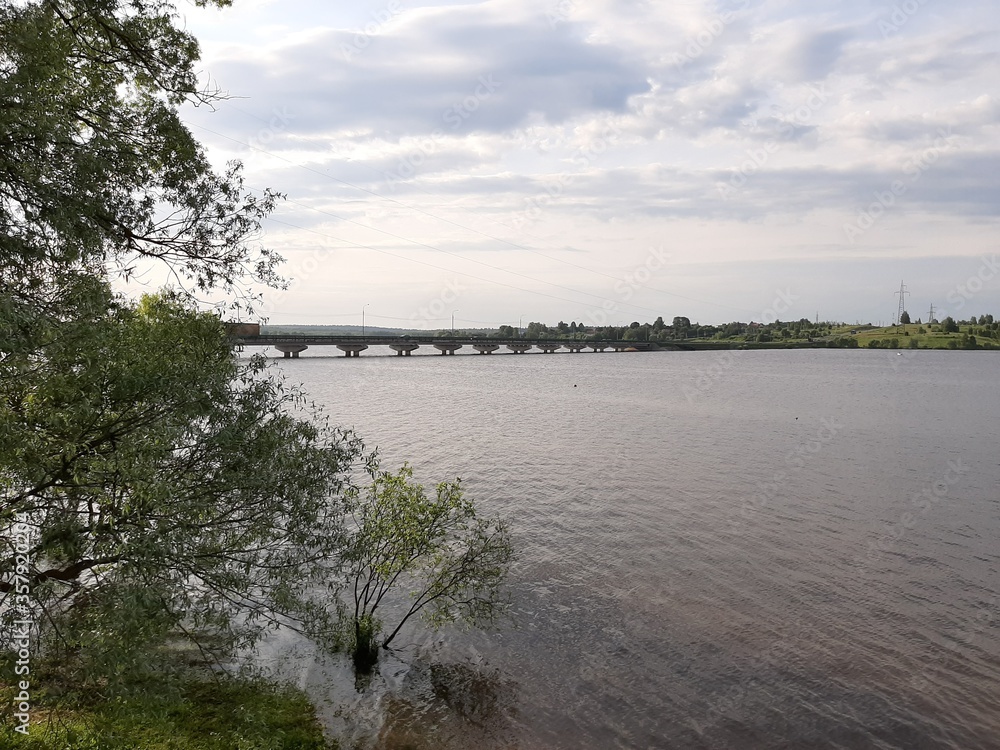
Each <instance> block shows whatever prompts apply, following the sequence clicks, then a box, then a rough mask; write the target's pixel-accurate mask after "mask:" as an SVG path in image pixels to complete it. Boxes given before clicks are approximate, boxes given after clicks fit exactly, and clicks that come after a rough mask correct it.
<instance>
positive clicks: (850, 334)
mask: <svg viewBox="0 0 1000 750" xmlns="http://www.w3.org/2000/svg"><path fill="white" fill-rule="evenodd" d="M932 328H933V330H932ZM971 328H973V329H975V330H978V328H979V327H978V326H972V327H971ZM921 329H922V330H923V333H921ZM939 329H940V326H938V325H935V326H933V327H931V326H928V325H926V324H924V325H919V324H916V323H912V324H909V325H905V326H884V327H881V328H875V327H869V326H842V327H838V328H834V329H833V330H832V331H831V332H830V334H829V335H828V336H823V337H821V338H818V339H816V340H815V341H812V342H810V341H806V340H804V339H794V338H792V339H784V338H780V337H779V338H776V339H775V340H774V341H771V342H767V343H757V342H753V341H749V342H743V341H739V340H737V339H727V340H721V341H720V340H718V339H686V340H684V341H680V342H677V343H680V344H682V345H685V346H688V347H691V348H693V349H729V348H731V347H733V346H745V347H746V348H748V349H801V348H807V347H819V348H822V347H825V346H826V345H827V342H828V339H831V338H832V339H841V338H852V339H856V340H857V342H858V347H859V348H861V349H867V348H869V343H870V342H872V341H888V340H891V339H896V340H897V342H898V348H899V349H909V348H911V346H912V344H911V342H913V341H916V347H917V348H919V349H951V348H955V347H956V346H957V347H958V348H964V347H963V346H962V345H961V340H962V335H963V334H965V333H969V332H970V326H962V327H961V330H960V331H959V332H958V333H944V332H942V331H940V330H939ZM887 348H888V347H887ZM976 349H1000V342H998V341H996V340H994V339H990V338H987V337H985V336H980V335H976Z"/></svg>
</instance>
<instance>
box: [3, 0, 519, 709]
mask: <svg viewBox="0 0 1000 750" xmlns="http://www.w3.org/2000/svg"><path fill="white" fill-rule="evenodd" d="M196 1H197V4H199V5H217V6H225V5H228V4H229V2H228V0H196ZM197 58H198V45H197V42H196V41H195V39H194V38H193V37H192V36H191V35H190V34H188V33H187V32H185V31H183V30H182V29H181V28H179V27H178V24H177V19H176V15H175V11H174V9H173V6H172V5H171V4H170V3H168V2H161V1H159V0H129V1H128V2H126V1H125V0H0V492H2V496H0V547H2V549H0V613H2V614H0V616H3V617H8V618H10V617H13V616H16V615H17V610H16V609H12V608H11V607H10V606H9V605H11V604H12V603H13V604H20V603H21V602H20V600H18V599H17V598H16V596H17V595H18V593H19V592H18V588H19V587H20V584H21V581H20V580H19V578H18V576H21V578H23V581H24V582H25V583H26V585H27V588H28V589H29V590H30V599H31V601H32V602H33V603H34V606H37V607H38V608H39V611H38V612H36V613H35V615H36V618H37V622H38V624H39V627H40V628H41V632H40V633H37V634H36V636H37V638H38V639H39V640H38V642H37V643H36V646H39V647H41V649H42V650H41V652H38V655H39V656H40V655H42V653H45V652H58V653H62V654H64V655H66V656H69V657H71V659H70V660H69V661H70V662H71V663H72V664H74V665H75V666H76V667H77V668H78V672H79V675H78V677H79V678H80V679H81V680H82V681H84V682H88V681H89V682H90V683H91V684H93V685H96V686H100V689H101V690H104V689H106V688H110V687H111V686H113V685H115V684H116V683H118V682H121V680H122V679H124V678H125V677H128V676H130V675H131V676H134V675H137V674H142V673H154V672H156V671H157V670H159V669H161V668H162V667H163V665H164V664H166V663H169V659H167V660H166V661H164V660H163V659H161V658H159V655H160V654H162V653H163V652H164V649H163V646H164V644H165V643H167V642H168V641H169V639H172V638H174V637H176V636H178V635H183V636H185V637H186V638H188V639H189V640H190V641H191V642H192V643H193V644H194V645H195V647H196V648H198V649H200V650H201V651H202V653H203V654H205V655H206V656H212V657H215V658H219V657H224V656H226V655H231V654H233V653H234V652H236V651H237V650H239V649H241V648H245V647H248V646H250V645H252V644H253V643H254V642H255V641H256V640H257V639H258V638H259V637H260V636H261V635H262V634H263V632H265V631H266V629H267V628H269V627H272V626H275V625H276V624H278V623H282V624H286V625H293V626H296V627H301V628H302V629H303V631H304V632H307V633H311V634H316V635H324V636H329V634H331V633H335V632H336V631H337V627H338V623H337V621H336V617H337V616H338V615H339V614H340V609H339V608H338V607H337V606H336V604H335V602H337V601H338V598H337V597H338V595H339V594H340V593H341V591H342V589H341V585H342V583H343V580H344V578H343V565H345V564H347V563H348V562H349V563H350V564H351V565H354V564H356V563H357V561H358V560H361V559H362V558H361V557H359V555H360V554H361V553H360V547H359V546H358V536H357V533H356V531H357V530H355V533H348V530H347V529H346V528H345V525H344V520H345V508H346V506H345V502H346V501H348V500H350V501H351V502H352V503H353V504H352V505H351V506H350V507H351V508H352V510H353V511H354V512H356V513H357V512H362V511H361V507H362V506H361V505H357V499H358V498H359V497H361V495H360V494H359V492H360V491H359V490H357V489H356V486H355V478H356V477H357V476H359V475H362V474H363V471H364V470H367V472H368V473H369V474H371V475H372V476H381V475H378V474H377V472H376V465H375V458H374V456H373V455H371V454H367V453H366V452H365V450H364V448H363V446H362V444H361V442H360V441H359V440H358V439H357V438H356V437H355V436H353V435H352V434H350V433H347V432H343V431H340V430H338V429H335V428H332V427H331V426H330V425H329V424H327V423H326V422H325V420H324V419H323V417H322V415H321V414H319V412H318V411H317V410H315V409H314V408H312V407H311V406H310V404H308V403H307V401H306V399H305V396H304V395H303V394H302V393H300V392H298V391H297V390H296V389H294V388H290V387H289V386H287V385H286V384H285V383H284V382H283V381H282V380H281V379H280V378H277V377H275V376H274V374H273V373H272V372H271V371H269V370H268V369H267V367H266V364H265V362H264V360H263V359H262V358H259V357H254V358H249V359H243V358H240V357H238V356H236V355H235V354H234V353H233V351H232V348H231V346H230V343H229V341H228V340H227V338H226V334H225V329H224V326H223V325H222V323H221V321H220V317H219V316H218V315H216V314H209V313H205V312H200V311H199V306H198V305H197V304H196V303H195V302H194V299H193V294H195V293H202V292H209V291H213V292H216V293H221V294H223V295H225V296H227V297H228V298H229V300H230V301H229V303H228V309H229V310H230V311H232V310H233V309H236V310H237V311H238V310H241V309H245V308H248V307H252V306H253V304H254V298H253V296H252V295H251V294H250V291H249V290H250V289H251V288H252V287H253V286H254V285H256V284H265V285H269V286H280V285H281V284H282V280H281V279H280V277H279V276H278V275H277V272H276V266H277V263H278V262H279V260H280V258H279V257H278V256H277V255H275V254H274V253H273V252H271V251H269V250H267V249H266V248H262V247H259V246H258V245H257V238H258V236H259V233H260V221H261V219H263V218H264V217H265V216H266V215H267V214H268V213H269V212H270V211H271V210H272V208H273V205H274V202H275V199H276V198H277V197H278V196H277V195H276V194H275V193H272V192H264V193H263V195H262V196H255V195H254V194H253V193H251V191H249V190H247V189H246V188H245V186H244V184H243V180H242V177H241V171H240V165H239V164H235V163H234V164H230V165H228V166H227V167H225V168H224V169H222V170H221V171H217V170H214V169H213V168H212V166H211V164H210V162H209V160H208V158H207V156H206V154H205V153H204V151H203V149H202V147H201V145H200V144H199V143H198V142H197V140H196V139H195V138H194V137H193V136H192V135H191V133H190V132H189V131H188V130H187V128H186V127H185V126H184V124H183V123H182V121H181V119H180V117H179V115H178V108H179V106H180V105H181V104H182V103H185V102H187V103H193V104H195V105H204V104H208V103H210V102H211V101H212V100H213V99H214V98H216V95H215V94H214V93H213V92H208V91H203V90H200V89H199V86H198V78H197V74H196V70H195V63H196V61H197ZM157 261H159V262H162V263H163V264H164V265H165V267H166V268H167V269H168V270H169V272H170V274H171V275H172V277H173V279H174V287H175V288H176V289H177V291H172V292H171V291H168V292H164V293H161V294H158V295H151V296H147V297H145V298H144V299H142V300H141V301H140V302H139V303H138V304H133V303H130V302H128V301H127V300H124V299H122V298H120V297H118V296H116V295H115V294H114V293H113V291H112V284H113V281H114V280H115V279H120V278H127V277H128V276H129V275H130V274H131V273H132V272H133V270H134V269H135V268H136V266H137V264H146V263H151V262H157ZM386 482H387V480H385V479H384V478H380V479H376V481H375V485H376V486H377V487H379V488H380V490H379V493H377V496H379V497H381V496H382V494H383V493H382V490H384V489H385V488H386V487H387V486H388V485H387V483H386ZM390 484H391V483H390ZM393 486H395V485H393ZM403 494H404V495H405V493H403ZM389 495H390V496H392V497H397V496H398V495H399V493H395V494H394V493H392V492H390V493H389ZM407 497H409V496H408V495H407ZM445 497H446V498H447V499H448V501H449V502H448V503H446V504H445V506H446V507H447V512H446V513H445V516H444V518H443V519H442V521H441V523H442V526H444V527H445V528H447V529H448V534H454V535H459V536H460V535H461V534H462V533H464V534H466V535H467V536H466V537H465V538H466V539H467V540H469V541H470V544H471V545H472V546H471V547H469V549H468V550H467V551H466V554H465V555H464V556H463V555H462V554H460V553H459V552H458V547H457V546H455V545H457V544H458V542H457V539H458V538H459V537H458V536H448V537H447V538H446V539H445V538H441V537H439V536H436V535H435V534H436V531H434V530H432V531H428V532H426V533H427V534H428V536H427V542H426V543H427V544H433V545H436V546H435V547H434V550H435V553H434V554H437V555H439V556H440V557H434V556H433V554H432V555H430V556H428V555H423V556H421V557H419V561H420V562H421V563H422V564H424V563H427V564H430V567H428V568H426V569H427V570H429V571H432V572H436V574H437V577H436V578H433V581H436V583H434V584H433V586H432V593H430V594H429V595H428V598H426V599H425V600H423V603H421V604H420V606H419V607H418V608H417V609H418V610H423V609H424V608H425V607H426V608H427V612H428V613H433V614H434V615H435V617H437V618H442V617H446V614H445V613H446V612H452V613H454V614H455V616H473V615H474V616H476V617H480V616H481V615H483V614H484V613H485V612H486V610H487V609H488V607H486V605H485V604H482V605H480V604H478V603H477V602H479V599H477V598H476V597H479V596H480V595H481V594H482V593H483V592H484V591H487V592H488V593H492V592H494V591H495V588H490V586H493V585H494V584H495V581H494V579H493V578H490V577H489V576H488V575H486V573H491V572H492V571H493V569H489V570H485V569H483V568H480V570H484V571H485V572H484V573H483V575H484V578H483V581H484V582H485V583H484V584H483V586H485V587H486V588H485V589H482V588H476V587H475V586H472V587H471V588H470V587H469V586H468V585H465V584H467V583H468V581H469V580H470V579H467V578H465V577H463V575H464V573H465V572H466V570H467V569H466V568H463V567H461V565H472V564H473V563H475V564H480V562H481V561H483V560H486V559H489V554H490V553H492V552H493V547H491V546H490V544H492V543H494V542H495V541H496V540H497V539H499V538H501V537H503V538H506V537H504V536H503V534H504V533H505V527H502V526H482V525H479V524H478V522H477V521H475V518H474V512H473V511H472V509H471V504H470V503H468V502H467V501H464V500H462V499H461V493H460V492H459V491H458V488H457V485H455V487H454V489H453V490H449V491H448V492H446V493H445ZM449 503H450V504H449ZM407 507H409V506H407ZM470 514H471V515H470ZM420 518H424V517H423V516H420ZM445 518H446V519H447V522H445V520H444V519H445ZM15 526H16V527H17V528H20V529H25V528H26V529H28V531H29V534H28V538H29V539H30V544H29V549H28V552H27V554H26V555H22V556H21V558H22V559H23V560H26V562H24V564H23V566H22V567H23V576H22V575H21V573H22V571H21V570H16V569H15V559H16V556H15V555H14V554H13V550H14V545H15V541H14V534H13V529H14V528H15ZM359 528H361V529H367V530H369V531H370V530H371V527H369V526H364V525H362V526H361V527H359ZM378 528H379V529H382V528H383V527H382V526H378ZM436 528H437V527H435V529H436ZM488 528H489V529H494V531H495V533H494V535H493V536H489V535H487V533H486V530H487V529H488ZM366 533H367V532H366ZM371 533H375V532H374V531H371ZM414 533H417V532H414ZM498 535H499V536H498ZM386 539H387V540H388V541H391V542H393V543H395V542H396V541H398V539H397V538H396V537H394V536H392V535H391V534H389V535H388V536H387V537H386ZM477 544H479V545H480V546H479V547H477V546H476V545H477ZM345 549H346V550H348V551H349V556H348V557H346V558H344V557H343V554H344V551H345ZM407 549H408V548H407ZM432 561H434V562H433V564H431V562H432ZM483 564H485V563H483ZM455 565H459V566H460V567H459V568H455V567H454V566H455ZM380 570H382V569H381V568H380ZM411 570H412V569H411V568H407V571H406V572H407V573H410V572H411ZM449 575H451V576H452V577H448V576H449ZM397 580H399V579H398V578H397V577H393V579H392V583H391V585H394V584H395V583H396V581H397ZM460 584H461V585H460ZM463 586H464V587H463ZM448 587H451V588H450V589H448V590H447V591H446V590H445V589H446V588H448ZM462 597H471V598H468V599H467V600H466V599H464V598H462ZM380 600H381V599H380ZM484 608H485V609H484ZM373 611H374V610H373V609H372V610H370V612H373ZM391 637H392V636H390V638H389V640H391Z"/></svg>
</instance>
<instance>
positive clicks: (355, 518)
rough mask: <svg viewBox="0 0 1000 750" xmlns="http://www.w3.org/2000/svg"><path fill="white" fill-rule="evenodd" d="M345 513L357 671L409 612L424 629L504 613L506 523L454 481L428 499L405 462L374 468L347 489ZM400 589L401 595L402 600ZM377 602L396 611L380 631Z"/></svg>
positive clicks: (508, 549) (508, 558)
mask: <svg viewBox="0 0 1000 750" xmlns="http://www.w3.org/2000/svg"><path fill="white" fill-rule="evenodd" d="M347 511H348V515H349V517H350V521H351V523H350V524H349V526H350V535H349V538H348V542H347V544H346V546H345V552H344V555H343V561H344V574H345V576H346V581H347V587H348V589H349V590H351V591H352V592H353V602H352V603H351V604H352V606H353V611H351V612H349V613H348V622H349V623H350V624H351V625H353V628H352V629H351V632H350V633H349V634H348V639H349V645H350V647H351V650H352V651H353V653H354V657H355V663H356V665H357V666H358V667H359V668H361V669H367V668H370V667H371V665H372V664H373V663H374V661H375V659H376V658H377V653H378V648H379V646H381V647H383V648H388V647H389V645H390V644H391V643H392V642H393V640H394V639H395V638H396V636H397V635H399V633H400V631H401V630H402V628H403V626H404V625H405V624H406V623H407V621H409V620H410V619H411V618H412V617H414V616H415V615H418V614H419V615H421V616H423V618H424V619H425V620H426V621H427V622H428V623H430V624H431V625H432V626H440V625H442V624H444V623H449V622H456V621H463V622H466V623H470V624H477V625H489V624H492V623H494V622H495V621H496V619H497V618H498V617H499V616H501V615H502V614H503V613H504V612H506V611H507V609H508V606H509V602H508V600H507V599H506V598H505V596H504V595H503V593H502V591H501V585H502V583H503V581H504V580H505V578H506V576H507V572H508V569H509V567H510V564H511V562H512V560H513V556H514V551H513V547H512V546H511V541H510V530H509V527H508V524H507V522H506V521H504V520H501V519H499V518H480V517H478V515H477V513H476V508H475V505H474V504H473V503H472V501H471V500H469V499H468V498H467V497H465V494H464V493H463V492H462V489H461V483H460V482H459V481H458V480H456V481H454V482H442V483H440V484H438V485H437V488H436V493H435V494H434V496H432V497H428V495H427V493H426V491H425V490H424V488H423V486H421V485H420V484H417V483H415V482H414V481H413V470H412V469H411V468H410V467H409V466H408V465H404V466H403V467H402V468H401V469H400V470H399V471H398V472H397V473H395V474H393V473H389V472H378V473H377V474H376V475H375V476H374V479H373V481H372V483H371V484H370V485H369V486H368V488H367V489H366V490H365V491H363V492H360V491H354V492H353V493H352V495H351V497H350V498H349V500H348V502H347ZM400 590H405V591H406V592H407V596H406V598H405V601H404V602H403V603H402V604H400V602H399V596H398V594H399V591H400ZM394 594H395V596H393V595H394ZM383 605H396V611H397V616H396V618H395V621H394V624H393V625H390V626H389V630H388V633H385V634H383V632H384V624H383V622H382V620H381V619H380V612H381V611H383V610H385V609H386V608H387V607H386V606H383Z"/></svg>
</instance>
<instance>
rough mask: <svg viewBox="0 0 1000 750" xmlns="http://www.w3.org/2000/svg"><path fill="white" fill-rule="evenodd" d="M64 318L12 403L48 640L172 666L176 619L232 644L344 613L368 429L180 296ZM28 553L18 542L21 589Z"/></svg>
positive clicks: (2, 419) (6, 467)
mask: <svg viewBox="0 0 1000 750" xmlns="http://www.w3.org/2000/svg"><path fill="white" fill-rule="evenodd" d="M59 331H60V338H59V339H58V341H54V342H52V343H51V344H50V345H49V346H47V347H46V348H45V353H44V356H39V357H37V358H35V361H34V363H33V368H32V370H31V371H30V372H29V373H24V377H21V378H18V379H13V378H11V379H9V380H8V381H7V382H6V383H5V388H4V397H5V401H4V403H3V407H2V408H0V457H2V458H0V461H2V463H0V477H2V480H3V482H4V519H5V520H6V521H8V522H9V521H12V520H14V519H22V520H25V521H26V522H27V524H28V525H29V526H30V527H31V528H32V529H33V530H34V531H35V533H34V535H33V536H34V539H33V543H32V545H31V550H30V560H31V565H30V569H29V573H28V576H27V578H28V583H29V585H30V590H31V599H32V601H33V602H34V604H36V605H37V606H38V607H40V608H41V611H40V612H39V613H36V616H37V615H41V616H42V619H41V621H42V622H45V623H49V624H51V625H52V626H53V627H52V628H50V629H48V631H47V632H48V636H47V637H46V639H45V642H44V643H43V646H45V647H46V649H47V650H48V651H49V652H50V653H51V652H52V651H53V650H55V651H56V652H63V653H65V654H67V655H69V656H72V657H74V659H76V663H77V665H78V666H79V667H81V668H83V670H84V673H85V674H88V675H95V676H97V675H99V676H100V677H101V678H102V679H106V678H107V676H108V674H109V673H114V674H119V673H127V672H129V673H134V672H136V671H142V670H147V669H157V668H160V667H161V666H162V665H161V664H160V663H159V662H158V661H157V660H155V659H151V658H150V657H151V655H155V653H156V652H155V650H154V649H152V648H151V646H152V645H154V644H157V643H159V642H162V641H163V639H164V638H165V637H166V636H167V635H168V634H170V633H183V634H185V635H187V636H188V637H189V638H190V639H191V640H192V641H193V642H194V643H195V645H197V646H198V648H200V649H202V650H203V651H205V652H206V653H208V652H212V653H213V654H214V655H216V656H217V657H219V656H224V655H226V654H229V653H232V652H233V651H234V650H236V649H238V648H240V647H245V646H248V645H250V644H252V643H253V642H254V641H255V640H256V639H257V638H258V637H259V636H260V635H261V634H262V632H263V631H264V630H266V629H267V628H268V627H269V626H274V625H277V624H278V623H279V622H284V623H286V624H292V625H296V624H297V625H299V626H302V627H306V628H310V629H317V628H319V629H330V628H331V627H332V626H331V624H330V623H329V622H327V620H328V619H329V618H328V617H327V615H326V613H327V609H328V607H327V602H328V599H329V597H330V596H332V595H333V594H334V593H335V592H330V590H329V589H330V587H329V585H328V584H329V583H330V580H331V579H330V570H331V567H332V566H331V561H336V559H337V557H338V555H339V553H340V550H341V546H342V543H343V524H342V519H343V507H342V505H341V503H340V502H338V497H340V496H341V495H343V494H344V490H345V489H346V488H347V487H349V482H348V476H349V471H350V470H351V469H352V468H355V467H357V466H358V464H359V462H361V461H362V460H363V458H364V454H363V451H362V447H361V444H360V442H359V441H358V440H357V439H356V438H353V437H352V436H350V435H345V434H342V433H340V432H338V431H337V430H332V429H328V428H326V427H325V426H324V424H323V423H322V422H321V421H319V417H318V415H312V418H311V419H303V418H300V417H296V416H293V415H292V414H291V413H290V412H291V411H293V410H295V409H297V408H301V407H303V406H304V403H303V398H302V395H301V394H299V393H297V392H295V391H294V390H289V389H288V388H287V387H286V386H285V385H284V384H283V383H282V382H280V381H279V380H276V379H274V378H271V377H268V376H267V374H266V371H265V367H266V365H265V363H264V362H263V360H262V359H260V358H256V359H252V360H250V361H248V362H247V361H241V360H240V359H238V358H237V357H235V356H233V354H232V352H231V351H230V347H229V343H228V341H227V340H226V336H225V330H224V328H223V326H222V325H221V323H220V321H219V320H218V318H217V317H216V316H215V315H212V314H206V313H199V312H197V311H196V310H194V309H192V307H191V305H190V304H189V303H186V302H185V301H183V300H182V299H180V298H179V297H177V296H176V295H160V296H156V297H145V298H144V299H143V300H142V301H141V302H140V304H139V305H138V306H136V307H131V306H128V305H124V304H120V303H116V302H115V300H114V299H113V298H111V297H110V296H109V297H108V298H107V306H106V308H105V310H104V313H103V315H101V316H95V317H93V318H91V319H89V320H86V321H72V322H67V323H66V324H64V325H62V326H60V328H59ZM7 538H8V539H10V537H7ZM14 561H15V556H14V554H13V549H12V548H8V549H6V550H4V554H3V555H2V556H0V596H3V597H5V598H7V597H9V596H10V595H12V594H13V593H14V592H15V586H14V582H15V579H14V578H13V576H12V573H13V565H14Z"/></svg>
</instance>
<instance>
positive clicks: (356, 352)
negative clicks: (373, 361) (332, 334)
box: [337, 344, 368, 357]
mask: <svg viewBox="0 0 1000 750" xmlns="http://www.w3.org/2000/svg"><path fill="white" fill-rule="evenodd" d="M337 348H338V349H340V351H342V352H343V353H344V356H345V357H360V356H361V352H363V351H364V350H365V349H367V348H368V344H337Z"/></svg>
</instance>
